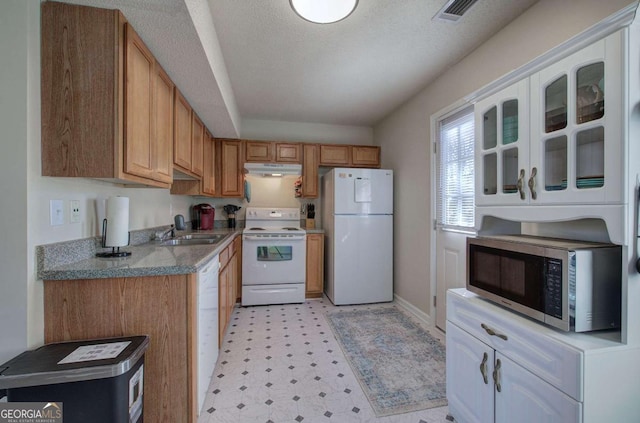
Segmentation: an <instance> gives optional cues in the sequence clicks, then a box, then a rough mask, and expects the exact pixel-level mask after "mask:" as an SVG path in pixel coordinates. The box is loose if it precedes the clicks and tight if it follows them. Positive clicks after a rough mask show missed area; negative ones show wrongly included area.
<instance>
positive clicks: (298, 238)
mask: <svg viewBox="0 0 640 423" xmlns="http://www.w3.org/2000/svg"><path fill="white" fill-rule="evenodd" d="M305 238H306V235H289V236H273V237H271V236H264V235H244V236H243V239H245V240H247V241H304V240H305Z"/></svg>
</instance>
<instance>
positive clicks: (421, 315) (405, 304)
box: [393, 294, 431, 327]
mask: <svg viewBox="0 0 640 423" xmlns="http://www.w3.org/2000/svg"><path fill="white" fill-rule="evenodd" d="M393 299H394V301H395V302H396V303H397V304H398V305H399V306H400V307H402V308H403V309H405V310H406V311H408V312H409V313H411V314H413V315H414V316H415V317H416V318H417V319H418V320H420V321H421V322H422V323H424V324H425V325H426V326H427V327H431V316H429V315H428V314H427V313H425V312H424V311H422V310H420V309H419V308H418V307H416V306H414V305H413V304H411V303H410V302H409V301H407V300H405V299H404V298H402V297H399V296H397V295H396V294H393Z"/></svg>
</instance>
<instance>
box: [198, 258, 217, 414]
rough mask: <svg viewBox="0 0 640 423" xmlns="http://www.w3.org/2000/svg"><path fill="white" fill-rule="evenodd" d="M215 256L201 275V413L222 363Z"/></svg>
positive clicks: (199, 388) (199, 358)
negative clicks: (208, 391) (210, 384)
mask: <svg viewBox="0 0 640 423" xmlns="http://www.w3.org/2000/svg"><path fill="white" fill-rule="evenodd" d="M219 268H220V261H219V260H218V256H215V258H214V259H212V260H211V261H210V262H209V263H207V264H206V265H205V266H204V267H203V268H202V269H201V270H200V271H199V272H198V413H200V411H201V409H202V405H203V404H204V400H205V396H206V394H207V388H208V387H209V382H210V381H211V375H212V374H213V369H214V368H215V366H216V361H217V359H218V269H219Z"/></svg>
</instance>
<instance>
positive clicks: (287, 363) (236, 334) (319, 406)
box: [198, 298, 448, 423]
mask: <svg viewBox="0 0 640 423" xmlns="http://www.w3.org/2000/svg"><path fill="white" fill-rule="evenodd" d="M392 304H393V303H387V304H381V305H364V306H340V308H341V309H354V308H363V307H364V308H373V307H389V306H390V305H392ZM336 308H337V307H335V306H334V305H333V304H332V303H331V302H330V301H329V300H328V299H327V298H322V299H317V300H313V299H312V300H307V301H306V302H305V303H304V304H286V305H270V306H254V307H236V308H235V309H234V311H233V313H232V315H231V322H230V324H229V326H228V328H227V332H226V334H225V336H224V339H223V341H222V345H221V348H220V353H219V356H218V361H217V363H216V367H215V370H214V373H213V376H212V380H211V385H210V386H209V390H208V391H207V396H206V399H205V402H204V406H203V408H202V410H201V414H200V417H199V418H198V423H227V422H229V423H245V422H247V423H253V422H256V423H280V422H287V423H289V422H291V423H300V422H304V423H309V422H324V423H351V422H353V423H361V422H362V423H365V422H366V423H368V422H384V423H421V422H424V423H435V422H442V423H446V422H448V420H447V413H448V408H447V407H439V408H432V409H428V410H423V411H417V412H412V413H404V414H397V415H393V416H387V417H381V418H377V417H376V415H375V413H374V411H373V409H372V408H371V406H370V405H369V401H368V400H367V398H366V396H365V394H364V392H363V391H362V388H361V387H360V384H359V383H358V380H357V379H356V377H355V375H354V374H353V371H352V370H351V367H350V366H349V363H348V362H347V360H346V359H345V356H344V354H343V353H342V350H341V349H340V346H339V344H338V342H337V341H336V339H335V337H334V335H333V332H332V331H331V328H330V327H329V324H328V323H327V321H326V319H325V318H324V313H325V312H327V311H330V310H332V309H336ZM414 320H415V319H414ZM417 323H419V322H417ZM423 327H424V325H423ZM425 329H427V330H429V328H427V327H425ZM429 332H430V333H431V334H432V335H433V336H436V337H438V338H439V339H441V340H443V342H444V336H443V334H442V333H440V332H438V331H437V330H430V331H429Z"/></svg>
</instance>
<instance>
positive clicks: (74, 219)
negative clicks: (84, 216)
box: [69, 200, 81, 223]
mask: <svg viewBox="0 0 640 423" xmlns="http://www.w3.org/2000/svg"><path fill="white" fill-rule="evenodd" d="M69 210H71V217H70V218H69V222H71V223H78V222H80V220H81V218H80V201H78V200H71V201H69Z"/></svg>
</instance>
